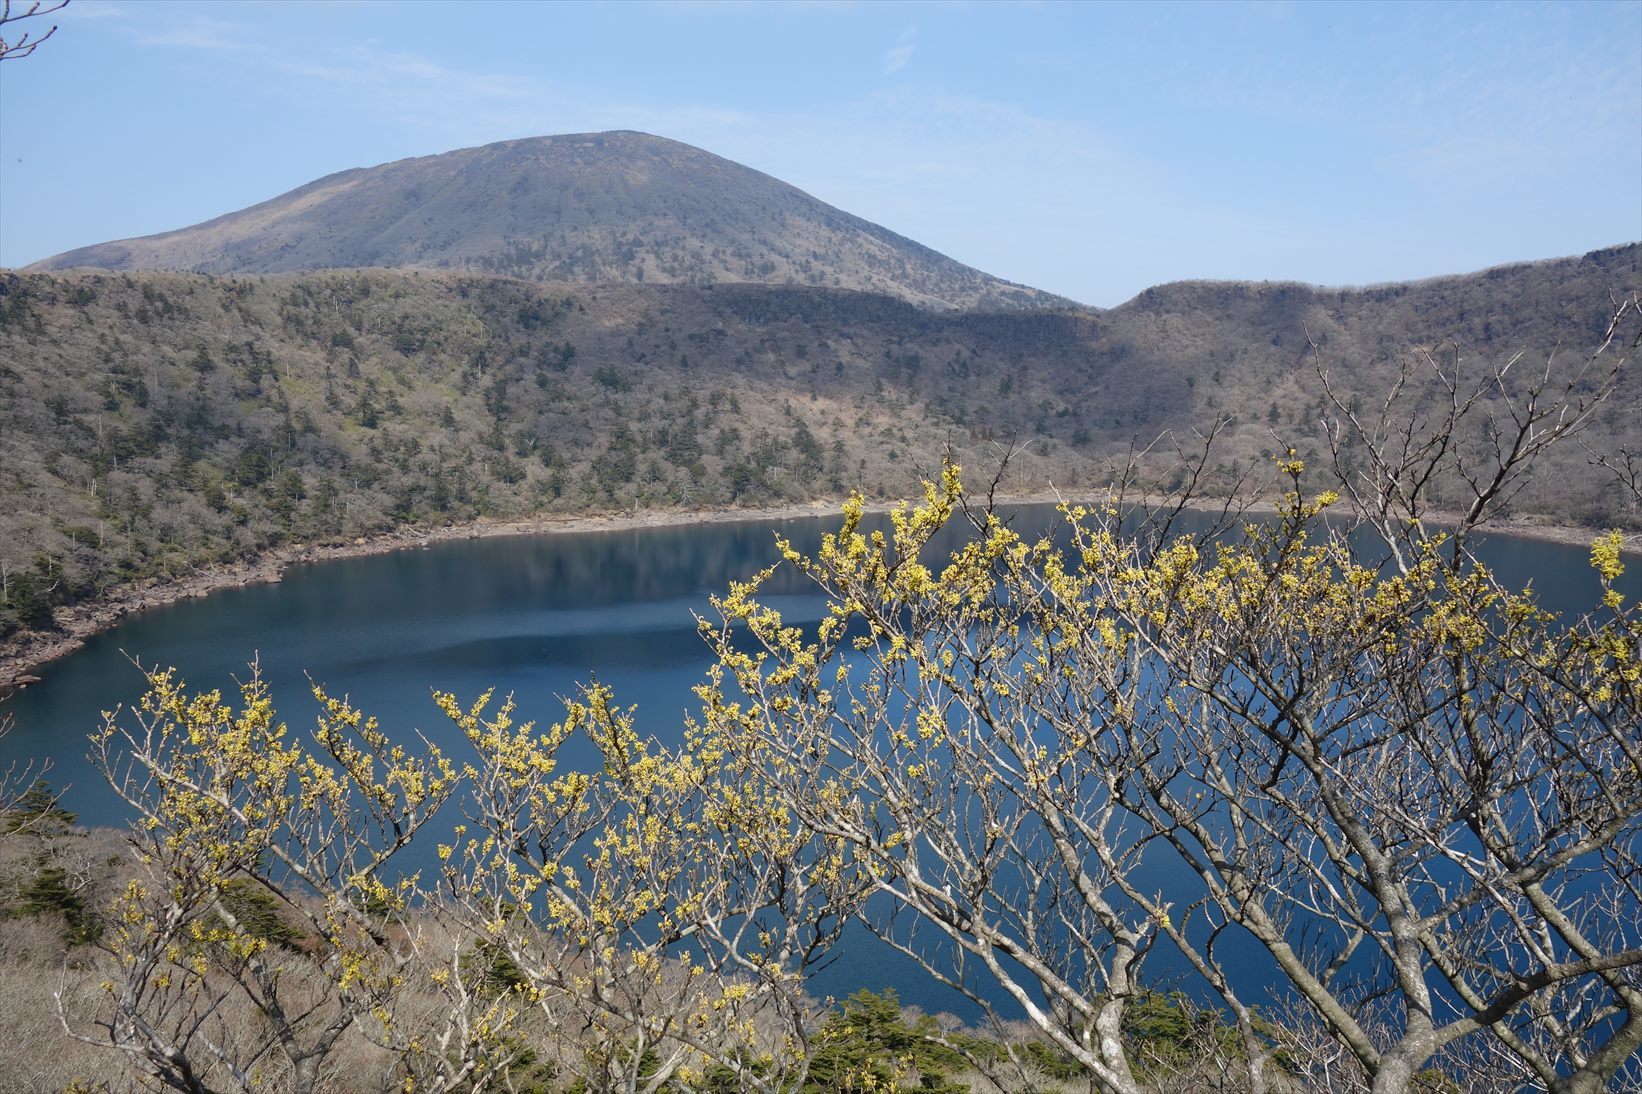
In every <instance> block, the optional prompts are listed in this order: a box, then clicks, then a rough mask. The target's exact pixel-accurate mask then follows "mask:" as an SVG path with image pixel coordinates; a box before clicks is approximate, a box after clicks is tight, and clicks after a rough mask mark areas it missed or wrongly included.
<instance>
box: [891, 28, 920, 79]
mask: <svg viewBox="0 0 1642 1094" xmlns="http://www.w3.org/2000/svg"><path fill="white" fill-rule="evenodd" d="M917 36H918V28H917V27H912V26H909V27H907V29H905V30H903V31H902V32H901V38H900V41H899V42H897V43H896V44H895V45H894V46H893V47H892V48H890V49H889V50H887V51H886V52H885V53H884V75H886V76H893V75H895V74H896V73H897V72H899V71H901V70H902V69H903V68H905V67H907V65H908V64H910V63H911V62H912V50H913V48H914V47H915V46H916V45H917V42H916V41H914V39H916V38H917Z"/></svg>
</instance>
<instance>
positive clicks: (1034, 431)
mask: <svg viewBox="0 0 1642 1094" xmlns="http://www.w3.org/2000/svg"><path fill="white" fill-rule="evenodd" d="M1639 254H1642V248H1639V247H1638V246H1635V245H1632V246H1627V247H1621V248H1615V249H1612V250H1608V251H1603V252H1597V253H1594V254H1592V255H1587V256H1585V257H1583V258H1578V259H1566V260H1558V261H1553V262H1545V263H1538V264H1533V265H1527V266H1519V267H1510V268H1506V269H1501V270H1495V271H1489V272H1486V273H1483V274H1478V275H1473V276H1469V277H1462V278H1452V279H1443V280H1437V281H1431V282H1424V283H1419V284H1412V285H1395V286H1385V287H1379V288H1373V289H1366V290H1324V289H1314V288H1308V287H1304V286H1297V285H1244V284H1213V283H1210V284H1202V283H1190V284H1178V285H1169V286H1163V287H1160V288H1158V289H1154V290H1150V291H1148V292H1147V293H1144V294H1142V295H1141V296H1140V297H1138V298H1137V299H1135V300H1134V301H1131V302H1130V303H1129V304H1126V305H1124V306H1123V307H1120V308H1117V309H1113V310H1110V311H1106V312H1098V313H1091V312H1086V311H1076V310H1074V311H1062V312H1049V311H1038V312H1019V311H1015V312H955V311H946V312H938V311H930V310H925V309H920V308H917V307H914V306H913V305H911V304H909V303H907V302H905V301H903V300H899V299H896V298H892V297H886V296H879V295H872V294H864V293H859V292H851V291H845V290H828V289H813V288H798V287H790V288H773V287H764V286H751V285H718V286H694V287H692V286H654V285H622V284H605V285H579V284H578V285H571V284H546V285H544V284H536V283H529V282H523V281H517V280H510V279H504V278H494V277H479V276H468V275H459V274H432V273H417V272H395V271H378V270H373V271H333V272H319V273H311V274H300V275H279V276H268V277H224V278H218V277H213V276H209V275H199V274H165V273H132V274H118V273H113V274H111V273H98V272H89V271H86V272H74V273H69V274H17V273H11V274H5V275H3V277H0V467H3V468H4V471H3V473H0V496H3V504H0V576H3V584H0V590H3V604H0V634H9V633H11V632H13V631H15V630H17V629H18V628H20V627H44V626H49V625H50V622H51V611H52V607H53V606H54V605H60V604H65V603H71V602H75V601H80V600H84V599H86V598H89V597H96V596H98V595H99V594H101V593H103V592H106V591H107V590H109V589H111V588H113V587H117V586H123V585H128V584H130V583H133V582H137V581H141V580H145V579H150V578H153V579H168V578H175V577H177V576H180V575H185V574H188V573H190V572H192V571H194V570H195V569H196V568H199V567H202V566H210V565H212V564H219V563H223V562H226V561H230V560H236V559H244V558H248V557H252V556H255V555H256V554H257V553H259V552H261V551H264V550H266V549H267V548H269V547H271V546H273V545H276V544H281V543H293V542H304V543H316V542H334V541H339V540H343V539H353V538H355V537H359V536H365V535H369V534H372V533H376V532H381V531H383V530H386V529H389V528H391V527H395V526H402V525H406V524H413V525H422V526H427V525H436V524H444V523H449V522H459V521H468V520H472V519H475V518H480V517H484V518H503V517H519V516H527V515H551V514H555V513H572V512H588V511H632V510H635V509H655V508H683V509H694V508H708V507H725V506H756V505H765V504H771V503H778V502H783V501H797V500H804V499H814V498H836V497H841V496H842V495H843V494H844V493H845V492H846V491H847V490H848V489H850V488H852V487H860V488H862V489H863V490H864V491H865V492H867V493H868V494H869V495H879V496H900V495H902V494H904V493H906V492H907V491H908V490H909V489H910V488H911V487H912V486H913V485H914V484H915V482H916V481H917V477H918V474H919V472H920V471H922V472H925V473H927V472H929V471H930V470H931V469H932V468H934V467H936V466H937V465H938V463H939V461H940V458H941V455H942V453H943V452H945V451H947V450H949V449H950V450H951V451H953V452H954V453H955V454H956V455H957V457H958V459H959V460H960V461H965V462H968V463H970V464H971V465H972V466H975V467H977V468H979V467H985V466H990V465H993V464H995V463H996V462H997V460H998V459H999V458H1000V453H1001V451H1002V450H1003V448H1004V447H1011V448H1018V447H1020V446H1022V445H1024V449H1025V450H1024V452H1022V453H1020V454H1019V455H1017V456H1016V458H1015V459H1014V461H1013V463H1012V465H1011V469H1012V474H1011V478H1010V479H1009V480H1008V482H1007V484H1006V485H1007V487H1009V488H1011V489H1014V490H1019V491H1025V490H1042V489H1045V488H1047V487H1049V486H1050V485H1051V484H1053V486H1055V487H1056V488H1059V489H1062V490H1068V491H1077V490H1080V489H1086V488H1090V487H1095V486H1099V485H1102V484H1104V483H1105V482H1107V481H1108V476H1109V467H1110V464H1111V463H1112V461H1114V460H1118V461H1121V460H1123V459H1124V458H1126V455H1127V453H1128V452H1129V450H1130V448H1131V446H1132V445H1136V444H1139V445H1142V446H1144V445H1147V444H1149V443H1151V442H1153V441H1155V440H1156V439H1158V438H1159V437H1160V436H1163V435H1165V434H1167V433H1169V431H1174V432H1173V434H1172V436H1176V437H1181V436H1187V435H1188V431H1189V429H1190V428H1192V427H1198V428H1205V429H1206V428H1207V427H1208V426H1209V425H1210V423H1212V422H1214V421H1217V420H1223V421H1229V422H1230V423H1231V424H1230V425H1229V426H1228V428H1227V429H1226V430H1225V431H1224V432H1223V434H1222V436H1221V439H1220V442H1219V446H1218V448H1217V453H1216V456H1215V457H1214V460H1213V461H1212V467H1213V468H1214V469H1215V470H1216V471H1217V472H1218V475H1217V476H1216V478H1215V479H1214V480H1213V481H1211V482H1209V483H1206V484H1204V486H1205V488H1206V489H1211V490H1212V489H1214V488H1216V485H1217V484H1218V485H1219V487H1220V488H1222V489H1223V488H1225V487H1226V485H1227V484H1229V483H1230V482H1231V481H1232V477H1233V474H1234V471H1235V469H1236V468H1237V466H1239V465H1240V464H1241V463H1245V462H1247V461H1251V460H1255V461H1257V460H1260V459H1261V458H1263V457H1264V456H1267V455H1269V454H1270V453H1272V452H1274V451H1277V450H1278V449H1279V447H1280V446H1282V445H1287V444H1293V445H1294V446H1295V447H1296V448H1297V449H1298V450H1299V451H1300V453H1301V454H1302V456H1304V457H1307V458H1310V459H1319V458H1322V457H1323V456H1325V455H1326V453H1327V445H1326V443H1325V441H1324V438H1323V434H1322V427H1321V424H1320V423H1321V421H1322V419H1324V418H1325V417H1327V416H1328V414H1329V411H1330V407H1329V405H1328V403H1327V402H1326V400H1324V399H1323V396H1322V393H1321V388H1320V385H1319V384H1318V382H1317V377H1316V374H1315V371H1314V368H1313V356H1314V350H1313V343H1315V346H1316V350H1315V353H1316V356H1317V357H1318V358H1319V359H1320V360H1321V362H1322V363H1323V365H1324V366H1326V367H1327V368H1328V369H1329V370H1330V373H1331V377H1332V380H1333V382H1334V383H1335V384H1336V385H1338V386H1339V387H1340V390H1341V392H1342V394H1343V395H1344V396H1346V397H1348V398H1351V399H1353V400H1355V401H1356V402H1357V403H1359V404H1362V405H1372V404H1373V402H1375V401H1377V400H1378V399H1379V398H1380V396H1381V394H1382V393H1383V392H1384V391H1385V390H1386V389H1387V388H1388V386H1389V384H1390V382H1391V380H1392V378H1393V377H1394V376H1395V374H1396V371H1397V369H1398V368H1399V366H1400V365H1402V364H1405V363H1407V362H1409V361H1410V360H1418V359H1419V355H1420V353H1421V352H1422V351H1429V352H1431V353H1432V354H1434V355H1435V356H1436V357H1437V358H1438V359H1440V360H1441V361H1442V362H1443V363H1444V364H1445V365H1452V363H1453V361H1454V354H1455V352H1456V348H1455V347H1457V352H1458V354H1459V360H1460V368H1461V371H1462V373H1464V374H1466V375H1476V376H1479V377H1480V376H1481V375H1482V369H1483V367H1484V366H1486V365H1492V364H1498V363H1502V362H1504V361H1505V360H1508V359H1510V358H1511V357H1513V356H1515V355H1517V354H1519V353H1520V354H1521V355H1522V357H1523V360H1522V362H1521V363H1520V364H1519V366H1518V371H1519V372H1526V371H1528V370H1532V369H1539V368H1542V367H1543V366H1544V363H1545V361H1546V360H1547V359H1548V358H1552V359H1554V362H1555V364H1554V366H1553V367H1554V369H1557V370H1571V369H1572V368H1573V367H1574V366H1576V365H1577V364H1578V363H1579V362H1580V361H1582V360H1583V359H1584V357H1585V356H1586V354H1587V353H1588V352H1589V351H1590V349H1591V348H1592V347H1593V345H1594V343H1595V342H1596V341H1597V340H1598V339H1599V338H1600V336H1601V332H1602V325H1603V322H1604V321H1605V319H1606V318H1607V317H1608V315H1609V314H1610V312H1611V306H1610V300H1611V298H1612V297H1614V296H1617V295H1619V294H1623V293H1626V292H1634V291H1635V289H1636V287H1637V286H1638V284H1639V283H1642V277H1639V274H1638V260H1639ZM1559 374H1561V373H1559ZM1570 374H1571V373H1570ZM1418 376H1419V378H1420V379H1419V383H1422V384H1424V383H1427V382H1428V380H1429V373H1428V372H1424V371H1422V372H1419V373H1418ZM1639 408H1642V380H1639V378H1638V377H1637V375H1636V370H1635V369H1632V370H1630V372H1629V373H1628V374H1627V375H1626V376H1625V377H1624V378H1623V379H1622V381H1621V385H1620V388H1619V391H1618V394H1617V397H1616V398H1614V399H1613V400H1612V401H1610V403H1609V404H1607V406H1606V407H1605V408H1604V409H1603V411H1602V413H1601V415H1600V416H1599V418H1598V420H1596V421H1595V422H1594V423H1593V426H1592V428H1591V430H1590V431H1589V433H1588V440H1589V441H1590V442H1591V443H1592V445H1593V446H1596V447H1598V448H1599V449H1601V450H1605V451H1616V450H1618V449H1619V448H1620V447H1622V446H1625V445H1629V446H1631V447H1633V448H1634V447H1636V446H1637V440H1638V435H1639V434H1642V413H1639ZM1164 447H1165V448H1167V445H1165V446H1164ZM1157 466H1158V467H1159V468H1162V467H1163V463H1162V461H1161V460H1160V461H1159V462H1158V463H1157ZM1159 473H1160V474H1165V475H1166V474H1167V471H1166V470H1161V471H1160V472H1159ZM1537 475H1538V477H1537V478H1536V479H1535V480H1534V482H1533V483H1530V485H1529V487H1528V488H1527V489H1526V490H1525V491H1524V492H1523V493H1522V494H1521V495H1520V496H1519V497H1518V498H1517V499H1516V502H1515V505H1516V510H1517V511H1518V512H1521V513H1534V514H1540V515H1543V516H1545V517H1547V518H1550V519H1553V520H1557V521H1563V522H1575V523H1582V524H1588V525H1614V524H1618V525H1629V526H1634V524H1635V521H1636V514H1635V513H1634V512H1633V511H1632V510H1631V509H1629V508H1627V507H1626V503H1624V502H1623V501H1622V500H1621V499H1620V498H1619V496H1618V495H1616V494H1614V493H1612V492H1610V491H1609V490H1608V489H1607V486H1606V480H1605V479H1604V478H1603V476H1602V475H1601V474H1600V473H1599V472H1598V471H1597V470H1596V469H1593V468H1591V467H1590V466H1588V464H1587V457H1586V455H1585V454H1584V452H1583V451H1582V450H1581V449H1580V448H1579V447H1578V446H1575V445H1565V446H1563V447H1562V449H1561V450H1560V454H1553V458H1550V459H1546V460H1543V461H1541V463H1540V465H1539V467H1538V469H1537ZM1440 496H1441V495H1440V490H1439V493H1438V497H1439V498H1440Z"/></svg>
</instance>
